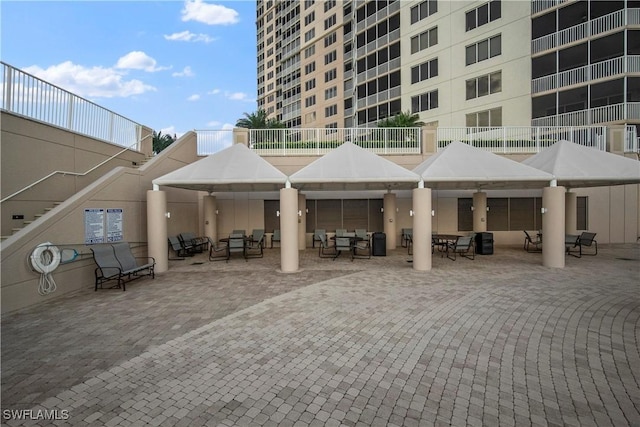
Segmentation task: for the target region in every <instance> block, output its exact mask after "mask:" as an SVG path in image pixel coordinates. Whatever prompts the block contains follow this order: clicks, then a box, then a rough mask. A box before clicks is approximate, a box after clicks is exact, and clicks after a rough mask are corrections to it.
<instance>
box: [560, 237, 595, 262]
mask: <svg viewBox="0 0 640 427" xmlns="http://www.w3.org/2000/svg"><path fill="white" fill-rule="evenodd" d="M595 237H596V233H590V232H588V231H583V232H582V233H581V234H580V236H578V238H577V239H576V241H575V243H574V244H573V246H570V245H567V255H571V256H574V257H576V258H582V255H589V256H596V255H598V242H597V241H596V240H595ZM583 246H585V247H588V248H594V249H595V252H593V253H586V252H583V251H582V247H583ZM576 248H578V250H577V251H576ZM576 252H577V255H576Z"/></svg>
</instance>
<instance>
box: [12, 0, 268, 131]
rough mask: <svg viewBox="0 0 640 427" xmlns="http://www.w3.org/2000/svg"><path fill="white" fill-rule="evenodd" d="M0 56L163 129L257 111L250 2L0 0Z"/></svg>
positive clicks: (224, 124)
mask: <svg viewBox="0 0 640 427" xmlns="http://www.w3.org/2000/svg"><path fill="white" fill-rule="evenodd" d="M0 14H1V15H0V16H1V21H0V25H1V34H0V37H1V45H0V59H2V61H4V62H5V63H7V64H9V65H12V66H14V67H16V68H19V69H22V70H24V71H26V72H28V73H30V74H33V75H36V76H37V77H40V78H42V79H44V80H46V81H48V82H50V83H53V84H55V85H57V86H60V87H62V88H64V89H66V90H69V91H71V92H73V93H75V94H77V95H79V96H82V97H84V98H87V99H90V100H91V101H93V102H95V103H97V104H98V105H101V106H103V107H105V108H108V109H110V110H112V111H114V112H116V113H118V114H121V115H123V116H125V117H127V118H129V119H131V120H134V121H136V122H138V123H141V124H143V125H146V126H148V127H150V128H152V129H154V130H157V131H162V132H163V133H170V134H174V133H175V134H177V135H178V136H180V135H181V134H183V133H184V132H186V131H189V130H193V129H198V130H200V129H226V128H230V127H233V125H234V124H235V123H236V121H237V119H239V118H241V117H243V113H244V112H247V113H251V112H255V111H256V110H257V104H256V28H255V16H256V15H255V14H256V12H255V1H253V0H242V1H240V0H238V1H215V2H213V1H207V2H205V1H202V0H186V1H7V0H1V1H0Z"/></svg>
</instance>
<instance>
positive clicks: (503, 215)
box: [487, 198, 509, 231]
mask: <svg viewBox="0 0 640 427" xmlns="http://www.w3.org/2000/svg"><path fill="white" fill-rule="evenodd" d="M487 207H488V208H489V212H487V230H488V231H508V230H509V199H507V198H489V199H487Z"/></svg>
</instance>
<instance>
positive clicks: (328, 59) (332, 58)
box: [324, 50, 338, 65]
mask: <svg viewBox="0 0 640 427" xmlns="http://www.w3.org/2000/svg"><path fill="white" fill-rule="evenodd" d="M336 59H338V53H337V52H336V51H335V50H333V51H331V52H329V53H327V54H326V55H325V56H324V65H327V64H331V63H332V62H333V61H335V60H336Z"/></svg>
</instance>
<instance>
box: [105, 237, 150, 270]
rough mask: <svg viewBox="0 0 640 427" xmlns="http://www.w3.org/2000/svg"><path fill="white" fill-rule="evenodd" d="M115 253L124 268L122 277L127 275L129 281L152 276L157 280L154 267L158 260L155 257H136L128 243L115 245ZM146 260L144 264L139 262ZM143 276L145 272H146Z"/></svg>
mask: <svg viewBox="0 0 640 427" xmlns="http://www.w3.org/2000/svg"><path fill="white" fill-rule="evenodd" d="M112 246H113V252H114V253H115V255H116V259H117V260H118V262H119V263H120V266H121V267H122V275H125V274H126V275H127V277H128V279H132V278H138V277H140V276H141V275H144V276H151V278H152V279H153V278H155V272H154V267H155V265H156V260H155V259H154V258H153V257H145V258H142V257H135V256H133V253H132V252H131V246H129V243H128V242H118V243H114V244H113V245H112ZM142 259H144V262H139V260H142ZM145 271H146V273H144V274H143V272H145Z"/></svg>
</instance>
